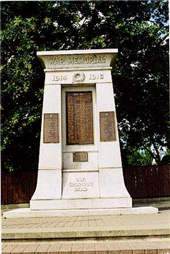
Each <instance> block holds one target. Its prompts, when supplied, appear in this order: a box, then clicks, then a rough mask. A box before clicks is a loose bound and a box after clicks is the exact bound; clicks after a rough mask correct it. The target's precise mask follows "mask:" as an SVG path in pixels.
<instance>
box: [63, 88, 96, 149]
mask: <svg viewBox="0 0 170 254" xmlns="http://www.w3.org/2000/svg"><path fill="white" fill-rule="evenodd" d="M66 119H67V144H68V145H76V144H78V145H85V144H93V143H94V138H93V103H92V92H67V93H66Z"/></svg>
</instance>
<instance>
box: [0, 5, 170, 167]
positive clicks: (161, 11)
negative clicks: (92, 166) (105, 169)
mask: <svg viewBox="0 0 170 254" xmlns="http://www.w3.org/2000/svg"><path fill="white" fill-rule="evenodd" d="M1 5H2V29H1V42H2V45H1V53H2V54H1V55H2V92H1V93H2V158H3V163H2V166H3V169H5V170H31V169H36V168H37V163H38V149H39V134H40V122H41V110H42V97H43V80H44V74H43V71H42V68H41V67H40V64H39V62H38V60H37V57H36V51H39V50H64V49H88V48H118V49H119V54H118V59H117V62H116V66H115V70H114V72H113V81H114V83H115V85H114V87H115V99H116V106H117V115H118V122H119V132H120V140H121V147H122V154H123V156H128V153H127V152H125V151H130V150H129V148H131V150H134V149H137V150H140V149H144V150H147V149H148V147H151V145H152V146H154V148H155V151H154V152H151V151H150V149H149V150H148V152H149V153H150V154H151V156H152V157H153V158H155V160H156V161H157V163H158V164H159V163H160V161H161V160H160V154H159V148H161V147H167V146H168V147H169V144H168V81H169V80H168V64H169V63H168V41H167V38H168V24H167V20H168V1H109V2H108V1H106V2H105V1H101V2H100V1H83V2H72V1H63V2H54V1H48V2H47V1H33V2H32V1H28V2H25V1H23V2H2V3H1ZM123 161H127V160H126V158H123Z"/></svg>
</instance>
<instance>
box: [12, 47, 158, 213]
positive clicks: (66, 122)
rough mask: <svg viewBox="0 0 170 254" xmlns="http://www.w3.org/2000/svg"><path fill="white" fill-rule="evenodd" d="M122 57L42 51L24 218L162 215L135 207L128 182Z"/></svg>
mask: <svg viewBox="0 0 170 254" xmlns="http://www.w3.org/2000/svg"><path fill="white" fill-rule="evenodd" d="M117 53H118V50H117V49H99V50H98V49H95V50H67V51H44V52H38V53H37V56H38V58H39V60H40V62H41V65H42V67H43V68H44V72H45V88H44V98H43V112H42V126H41V140H40V152H39V168H38V179H37V187H36V190H35V193H34V195H33V197H32V199H31V201H30V209H29V210H22V211H21V213H23V214H24V211H25V215H23V216H27V215H28V216H33V215H30V214H31V213H32V214H34V212H39V213H41V212H42V213H43V212H49V211H54V212H55V214H57V213H58V214H59V213H60V214H64V213H63V212H64V211H67V212H68V211H70V212H71V214H73V215H75V214H78V213H80V214H82V213H83V211H84V212H86V213H84V214H94V213H98V212H103V213H104V214H108V213H116V211H117V213H126V212H127V213H133V211H134V213H137V212H139V213H140V212H142V213H150V212H153V213H155V212H157V211H158V210H157V208H145V209H143V210H142V209H141V208H140V209H138V210H135V209H136V208H132V198H131V197H130V195H129V193H128V191H127V189H126V187H125V184H124V178H123V172H122V162H121V154H120V145H119V135H118V128H117V118H116V109H115V100H114V92H113V82H112V77H111V70H112V66H114V63H115V60H116V56H117ZM148 209H149V210H148ZM120 210H121V211H120ZM61 212H62V213H61ZM21 213H20V216H21ZM16 214H17V212H16ZM16 214H15V217H17V215H16ZM8 216H9V217H10V215H8ZM11 216H12V215H11ZM18 216H19V215H18ZM36 216H37V214H36Z"/></svg>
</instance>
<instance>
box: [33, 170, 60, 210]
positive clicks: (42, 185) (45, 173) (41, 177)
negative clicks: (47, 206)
mask: <svg viewBox="0 0 170 254" xmlns="http://www.w3.org/2000/svg"><path fill="white" fill-rule="evenodd" d="M61 183H62V175H61V170H52V169H50V170H38V179H37V187H36V190H35V193H34V195H33V197H32V199H31V200H37V199H38V200H51V199H60V198H61V188H62V187H61ZM30 206H31V205H30Z"/></svg>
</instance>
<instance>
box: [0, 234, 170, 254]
mask: <svg viewBox="0 0 170 254" xmlns="http://www.w3.org/2000/svg"><path fill="white" fill-rule="evenodd" d="M2 253H3V254H14V253H15V254H21V253H22V254H24V253H25V254H26V253H27V254H28V253H29V254H31V253H39V254H40V253H41V254H43V253H44V254H45V253H46V254H48V253H50V254H59V253H60V254H67V253H72V254H86V253H88V254H169V253H170V239H166V238H162V239H149V240H148V239H144V240H133V241H132V240H130V241H129V240H128V241H124V240H114V241H113V240H111V241H110V240H107V241H97V242H96V241H81V242H76V241H67V242H65V241H53V242H42V241H41V242H40V241H39V242H17V243H13V242H5V243H2Z"/></svg>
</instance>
